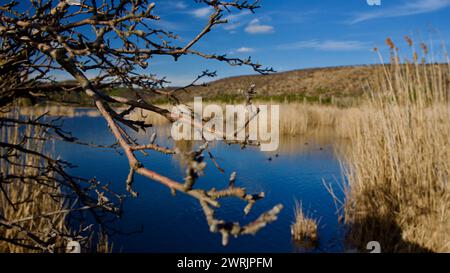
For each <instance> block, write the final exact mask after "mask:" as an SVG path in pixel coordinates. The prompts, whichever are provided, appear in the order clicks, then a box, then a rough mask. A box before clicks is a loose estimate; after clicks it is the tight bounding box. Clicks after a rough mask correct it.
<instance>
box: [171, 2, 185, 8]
mask: <svg viewBox="0 0 450 273" xmlns="http://www.w3.org/2000/svg"><path fill="white" fill-rule="evenodd" d="M174 6H175V8H176V9H186V8H187V7H188V6H187V5H186V3H184V2H183V1H177V2H176V3H175V5H174Z"/></svg>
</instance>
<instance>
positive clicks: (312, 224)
mask: <svg viewBox="0 0 450 273" xmlns="http://www.w3.org/2000/svg"><path fill="white" fill-rule="evenodd" d="M294 214H295V221H294V223H292V225H291V234H292V238H293V239H294V240H295V241H297V242H305V241H309V242H311V243H313V244H314V243H316V242H317V241H318V235H317V226H318V221H317V220H315V219H312V218H310V217H308V215H306V214H305V213H304V212H303V207H302V203H301V202H298V201H295V209H294Z"/></svg>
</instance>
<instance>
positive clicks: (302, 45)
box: [277, 40, 369, 51]
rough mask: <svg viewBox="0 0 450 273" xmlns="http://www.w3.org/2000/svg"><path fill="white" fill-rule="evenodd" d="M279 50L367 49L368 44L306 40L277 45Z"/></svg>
mask: <svg viewBox="0 0 450 273" xmlns="http://www.w3.org/2000/svg"><path fill="white" fill-rule="evenodd" d="M277 48H278V49H280V50H295V49H316V50H321V51H351V50H363V49H369V45H368V44H367V43H364V42H360V41H337V40H326V41H318V40H308V41H299V42H294V43H289V44H283V45H279V46H278V47H277Z"/></svg>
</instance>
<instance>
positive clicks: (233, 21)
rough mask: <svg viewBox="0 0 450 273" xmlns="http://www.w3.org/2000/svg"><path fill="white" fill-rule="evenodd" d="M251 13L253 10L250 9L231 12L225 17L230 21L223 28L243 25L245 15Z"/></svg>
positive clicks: (229, 28)
mask: <svg viewBox="0 0 450 273" xmlns="http://www.w3.org/2000/svg"><path fill="white" fill-rule="evenodd" d="M251 14H252V12H251V11H249V10H244V11H241V12H239V13H233V14H230V15H228V16H226V17H225V18H224V20H227V22H228V23H227V24H225V25H223V28H224V29H225V30H235V29H237V28H238V27H240V26H241V25H242V23H243V21H244V20H243V19H244V17H246V16H248V15H251Z"/></svg>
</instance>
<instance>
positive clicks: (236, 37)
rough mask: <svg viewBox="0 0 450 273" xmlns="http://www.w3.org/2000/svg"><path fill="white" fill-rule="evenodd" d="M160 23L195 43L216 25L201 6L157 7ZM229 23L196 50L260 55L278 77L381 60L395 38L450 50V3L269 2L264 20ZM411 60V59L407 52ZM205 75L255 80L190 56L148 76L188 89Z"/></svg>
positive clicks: (245, 15)
mask: <svg viewBox="0 0 450 273" xmlns="http://www.w3.org/2000/svg"><path fill="white" fill-rule="evenodd" d="M155 13H156V14H158V15H160V17H161V21H160V22H159V23H158V24H159V25H160V26H162V27H166V28H168V29H169V30H171V31H173V32H175V33H177V34H178V35H179V36H180V39H181V41H186V40H189V39H190V38H192V37H193V36H194V35H195V34H196V33H197V31H198V30H199V29H200V28H201V26H202V25H204V24H205V23H206V21H207V20H208V18H207V16H208V14H209V13H208V9H207V8H205V7H204V5H200V4H197V3H195V2H194V1H193V0H165V1H160V2H159V3H158V2H157V8H156V9H155ZM228 19H229V21H230V22H229V23H228V24H227V25H221V26H217V27H216V28H215V29H214V30H213V31H212V32H211V33H209V34H207V36H205V37H204V39H203V40H201V41H200V42H199V43H198V44H197V45H196V47H195V49H197V50H203V51H205V52H209V53H227V54H229V56H237V57H247V56H252V58H253V59H254V60H255V61H258V62H260V63H262V64H264V65H266V66H272V67H274V68H275V69H276V70H277V71H287V70H293V69H299V68H309V67H323V66H337V65H350V64H367V63H376V62H378V57H377V56H376V54H374V53H373V52H372V51H371V50H372V49H373V48H374V47H379V48H381V49H384V50H386V46H385V40H386V38H387V37H390V38H392V39H393V40H394V42H396V43H397V45H398V46H399V47H400V48H402V47H404V46H405V42H404V39H403V37H404V36H405V35H408V36H410V37H412V38H413V39H414V40H415V41H416V42H417V43H418V42H421V41H424V42H427V43H431V42H432V43H434V44H435V45H436V48H438V45H439V44H441V43H445V44H449V42H450V33H449V29H448V26H449V25H450V24H449V23H450V0H381V5H380V6H370V5H368V4H367V0H321V1H311V0H309V1H306V0H262V1H261V8H260V9H258V10H257V12H256V14H251V13H250V12H245V11H244V12H243V11H235V12H233V13H232V14H231V15H229V18H228ZM406 51H407V52H406ZM404 52H405V54H406V53H409V51H408V50H406V49H404ZM204 69H210V70H217V71H218V76H219V78H222V77H228V76H233V75H242V74H252V73H253V72H252V71H251V69H249V68H236V67H229V66H227V65H225V64H220V63H217V62H213V61H204V60H200V59H199V58H193V57H184V58H181V60H180V61H178V62H177V63H174V62H173V61H172V59H171V58H169V57H158V58H155V59H154V60H153V63H150V66H149V68H148V69H147V71H146V72H149V73H157V74H159V75H160V76H162V75H164V76H167V77H168V79H169V80H171V81H172V82H173V84H174V85H180V84H185V83H187V82H189V81H190V80H191V79H192V78H193V77H195V75H197V74H199V73H200V72H201V71H202V70H204Z"/></svg>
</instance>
